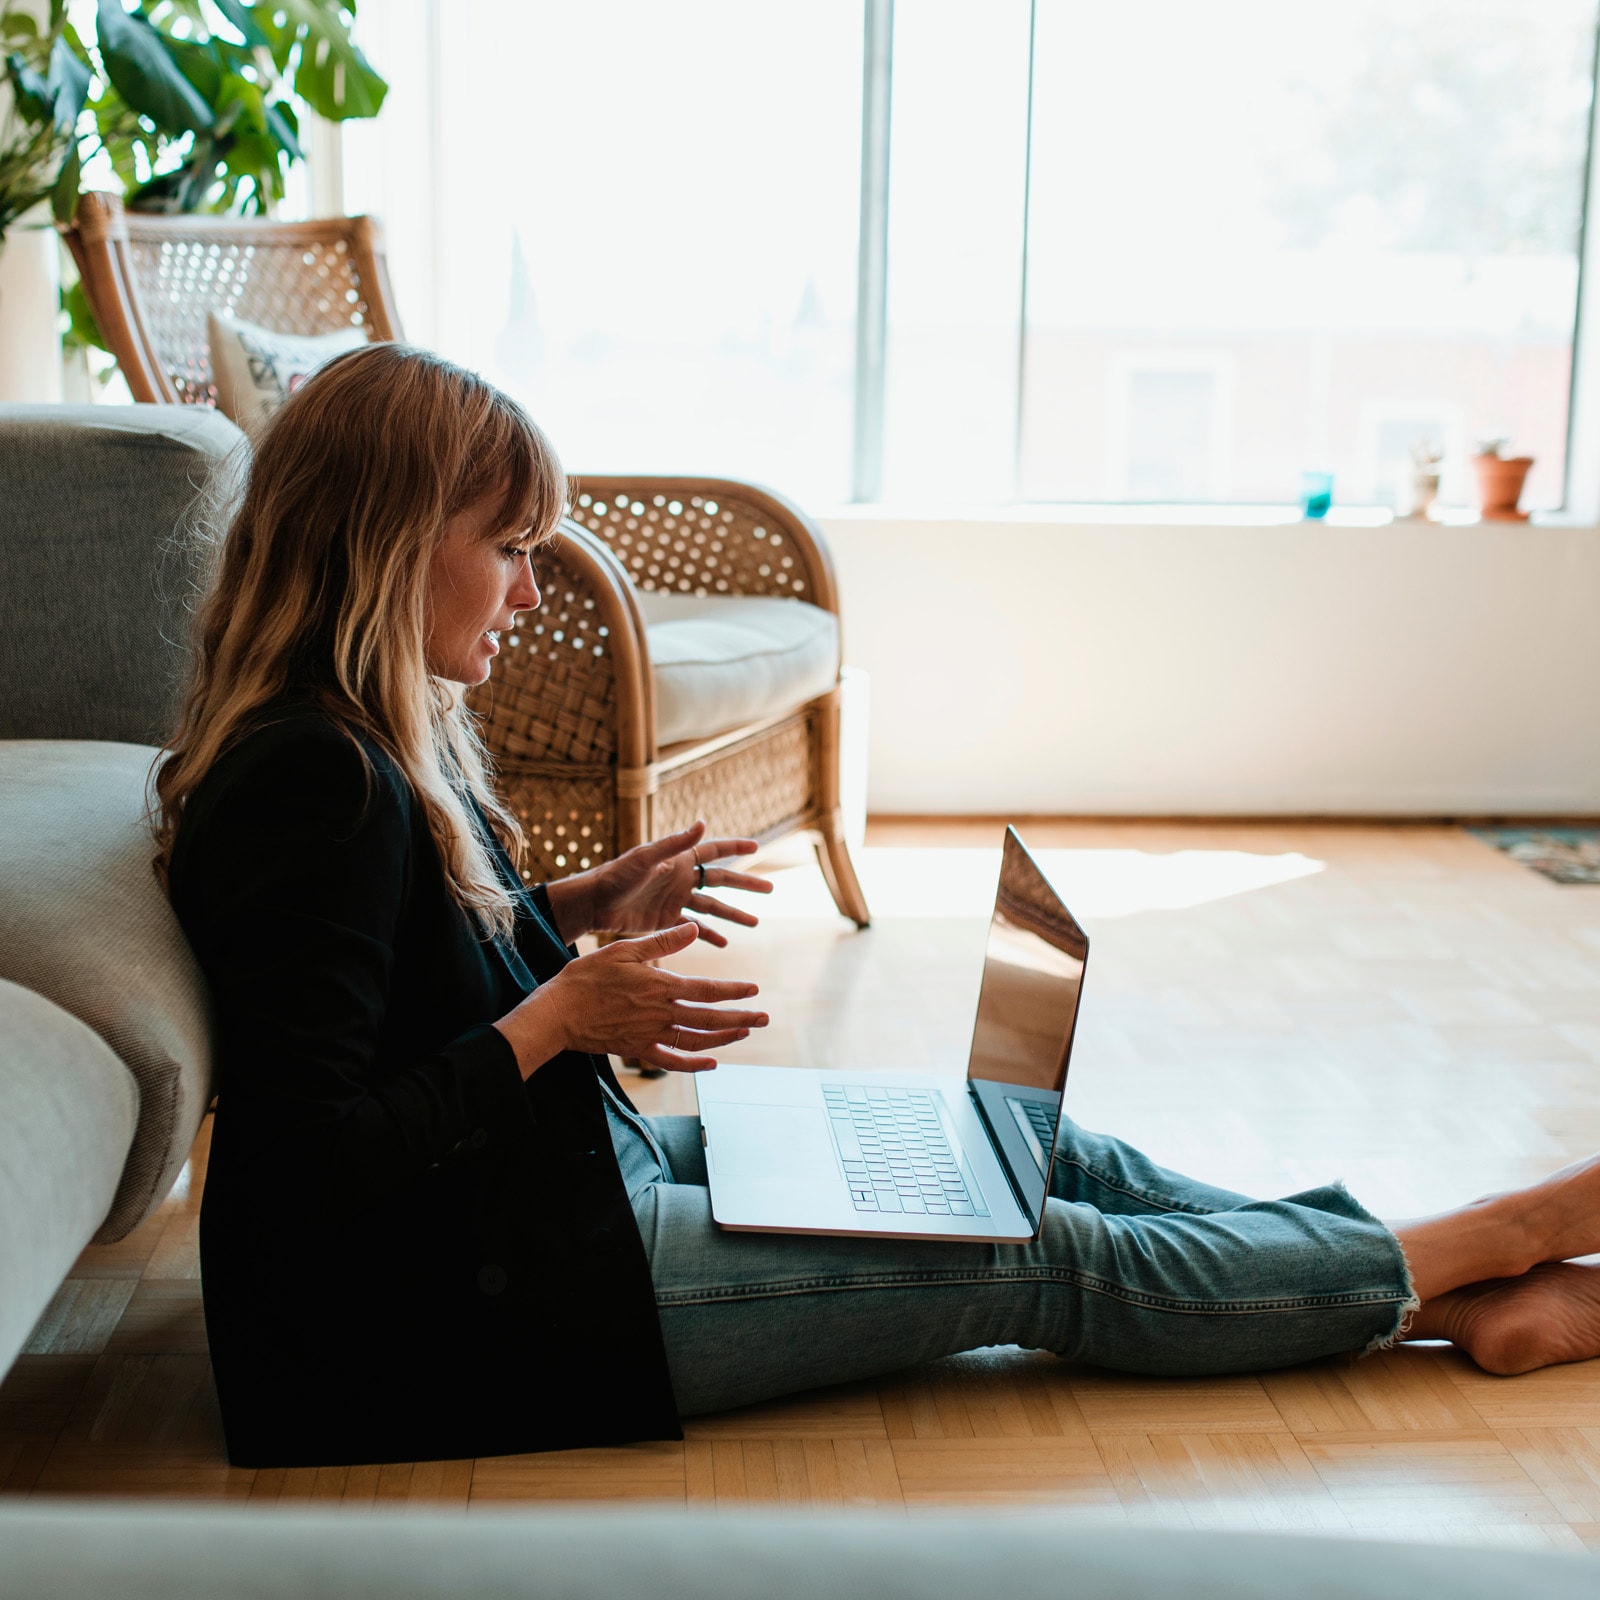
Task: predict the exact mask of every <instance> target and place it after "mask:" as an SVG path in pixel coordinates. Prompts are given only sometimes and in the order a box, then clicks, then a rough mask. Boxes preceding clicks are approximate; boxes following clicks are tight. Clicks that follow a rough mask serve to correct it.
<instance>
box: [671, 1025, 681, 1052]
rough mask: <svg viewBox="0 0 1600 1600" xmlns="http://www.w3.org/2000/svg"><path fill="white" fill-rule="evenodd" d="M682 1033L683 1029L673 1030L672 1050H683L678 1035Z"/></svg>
mask: <svg viewBox="0 0 1600 1600" xmlns="http://www.w3.org/2000/svg"><path fill="white" fill-rule="evenodd" d="M682 1032H683V1029H682V1028H674V1029H673V1030H672V1048H673V1049H674V1050H681V1049H682V1048H683V1046H682V1045H681V1044H680V1043H679V1042H678V1035H679V1034H680V1033H682Z"/></svg>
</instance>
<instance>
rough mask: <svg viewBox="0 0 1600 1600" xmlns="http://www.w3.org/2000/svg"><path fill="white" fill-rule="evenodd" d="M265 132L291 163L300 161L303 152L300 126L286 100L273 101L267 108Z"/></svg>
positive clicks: (303, 154) (292, 108)
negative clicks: (276, 142) (275, 141)
mask: <svg viewBox="0 0 1600 1600" xmlns="http://www.w3.org/2000/svg"><path fill="white" fill-rule="evenodd" d="M267 132H268V133H270V134H271V135H272V137H273V138H274V139H276V140H277V141H278V148H279V149H281V150H282V151H283V152H284V154H286V155H287V156H288V157H289V159H290V160H291V161H300V160H303V159H304V157H305V151H304V150H302V149H301V148H300V137H299V135H300V126H299V124H298V122H296V120H295V115H294V107H293V106H291V105H290V104H289V102H288V101H287V100H275V101H273V103H272V104H271V105H270V106H268V107H267Z"/></svg>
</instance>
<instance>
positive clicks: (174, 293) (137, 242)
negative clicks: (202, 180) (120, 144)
mask: <svg viewBox="0 0 1600 1600" xmlns="http://www.w3.org/2000/svg"><path fill="white" fill-rule="evenodd" d="M64 231H65V234H66V239H67V243H68V245H69V246H70V247H71V249H72V253H73V255H74V257H75V258H76V260H77V263H78V270H79V272H80V273H81V274H82V277H83V285H84V291H85V293H86V294H87V295H88V297H89V304H90V306H91V307H92V309H93V311H94V314H95V320H96V321H97V322H98V323H99V324H100V329H101V332H102V333H103V334H104V335H105V338H106V342H107V344H108V345H109V346H110V347H111V351H112V353H113V354H114V355H115V356H116V358H117V361H118V363H119V364H120V365H121V367H122V369H123V372H124V373H125V374H126V376H127V379H128V386H129V388H130V389H131V391H132V392H133V397H134V399H136V400H145V401H162V400H164V401H169V402H172V401H183V402H188V403H191V404H198V405H215V404H216V398H217V397H216V388H215V386H214V384H213V383H212V381H211V356H210V351H209V348H208V345H207V341H206V314H207V313H208V312H211V311H227V312H231V313H232V314H233V315H234V316H237V317H240V318H242V319H244V320H245V321H247V322H255V323H259V324H260V325H261V326H263V327H266V328H270V329H272V330H273V332H275V333H328V332H331V331H333V330H334V329H338V328H348V327H352V326H354V327H358V328H366V329H368V330H370V333H371V336H372V337H373V338H376V339H395V338H398V337H399V336H400V329H399V326H398V323H397V320H396V317H395V313H394V306H393V297H392V295H391V293H390V289H389V281H388V272H387V269H386V267H385V265H384V258H383V242H382V235H381V233H380V231H379V229H378V226H377V224H376V223H375V222H374V221H373V220H372V218H370V217H329V218H326V219H324V220H321V221H316V222H269V221H258V220H254V219H249V218H243V217H190V216H182V217H155V216H143V215H135V214H130V213H127V212H125V211H124V210H123V209H122V203H121V201H120V200H118V199H117V198H116V196H114V195H100V194H88V195H84V196H83V197H82V199H81V200H80V201H79V204H78V214H77V218H76V220H75V221H74V222H73V224H72V226H71V227H70V228H68V229H66V230H64Z"/></svg>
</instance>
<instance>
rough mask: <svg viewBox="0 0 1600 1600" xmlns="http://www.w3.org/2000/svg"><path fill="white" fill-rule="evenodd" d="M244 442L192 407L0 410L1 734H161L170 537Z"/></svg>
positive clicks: (180, 633) (132, 738)
mask: <svg viewBox="0 0 1600 1600" xmlns="http://www.w3.org/2000/svg"><path fill="white" fill-rule="evenodd" d="M243 444H244V435H243V434H242V433H240V432H239V430H238V429H237V428H235V427H234V425H233V424H232V423H231V422H229V421H228V419H227V418H226V417H224V416H222V415H221V414H220V413H219V412H216V411H211V410H209V409H206V408H204V407H201V406H11V405H7V406H0V739H116V740H123V741H126V742H128V743H132V744H160V743H161V742H162V741H163V740H164V739H165V737H166V735H167V732H168V730H169V723H170V720H171V717H172V713H173V711H174V709H175V706H176V699H177V694H178V690H179V687H180V685H181V683H182V678H183V671H184V664H185V660H186V654H187V652H186V647H185V642H184V641H185V639H186V638H187V633H188V624H187V613H186V610H185V607H186V604H187V591H188V589H189V586H190V583H189V576H188V572H187V569H186V566H185V563H184V560H183V558H182V556H181V554H180V552H179V551H178V549H177V547H176V543H175V540H174V535H175V534H176V533H178V532H179V531H180V530H181V529H182V528H183V527H184V525H185V523H186V520H187V518H188V517H189V516H190V514H191V511H192V508H193V507H194V505H195V503H196V499H197V496H198V495H199V492H200V489H201V487H202V486H203V485H204V484H205V483H206V481H207V479H208V478H209V477H210V475H211V473H212V471H213V469H214V468H215V467H216V466H217V465H218V464H219V463H221V462H222V461H224V460H225V459H227V458H228V457H229V455H230V454H231V453H232V452H233V451H235V450H237V449H239V448H240V447H241V446H242V445H243Z"/></svg>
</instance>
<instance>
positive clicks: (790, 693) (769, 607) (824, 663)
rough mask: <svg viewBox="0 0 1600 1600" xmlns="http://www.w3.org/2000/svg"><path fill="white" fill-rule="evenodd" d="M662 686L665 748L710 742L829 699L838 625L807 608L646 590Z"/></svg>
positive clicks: (643, 601)
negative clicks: (826, 696) (807, 703)
mask: <svg viewBox="0 0 1600 1600" xmlns="http://www.w3.org/2000/svg"><path fill="white" fill-rule="evenodd" d="M638 600H639V610H640V612H641V614H642V615H643V617H644V624H645V637H646V640H647V643H648V646H649V650H650V663H651V666H652V668H653V669H654V672H655V682H656V742H657V744H660V745H669V744H677V743H679V742H680V741H682V740H684V739H706V738H710V737H711V735H712V734H716V733H725V732H726V731H727V730H728V729H729V728H736V727H738V726H739V725H740V724H741V723H744V722H753V721H755V720H756V719H757V718H759V717H768V716H772V715H774V714H775V713H777V712H780V711H787V710H789V709H790V708H791V707H794V706H798V705H802V704H803V703H804V702H805V701H807V700H811V699H814V698H815V697H816V696H817V695H819V694H826V693H827V692H828V690H829V689H831V688H832V687H833V686H834V684H835V683H836V682H838V678H839V620H838V618H837V617H835V616H834V615H833V613H832V612H831V611H824V610H823V609H822V608H821V607H820V606H813V605H807V604H806V603H805V602H804V601H802V600H779V599H768V598H764V597H760V596H754V595H693V594H667V593H664V592H663V591H661V590H659V589H645V590H641V591H640V592H639V595H638Z"/></svg>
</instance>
